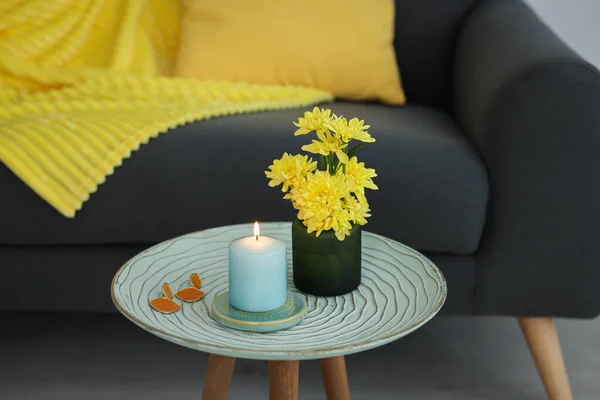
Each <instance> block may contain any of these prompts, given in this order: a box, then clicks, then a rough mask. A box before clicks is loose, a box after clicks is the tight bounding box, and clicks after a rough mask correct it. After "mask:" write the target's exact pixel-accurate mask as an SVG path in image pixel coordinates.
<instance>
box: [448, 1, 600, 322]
mask: <svg viewBox="0 0 600 400" xmlns="http://www.w3.org/2000/svg"><path fill="white" fill-rule="evenodd" d="M453 84H454V87H453V91H454V113H455V117H456V119H457V120H458V121H459V123H460V124H461V125H462V127H463V128H464V130H465V132H466V133H467V135H468V136H469V137H470V138H471V139H472V141H473V142H474V143H475V145H476V147H478V149H479V150H480V152H481V154H482V157H483V158H484V161H485V162H486V164H487V167H488V171H489V179H490V191H491V193H490V204H489V207H488V216H487V219H486V228H485V233H484V237H483V240H482V242H481V246H480V249H479V251H478V253H477V268H478V269H477V272H476V274H477V286H476V299H477V300H476V309H477V310H478V312H479V313H481V314H501V315H518V316H565V317H594V316H597V315H598V314H599V312H600V290H598V285H599V284H600V74H599V73H598V70H596V69H595V68H594V67H593V66H591V65H590V64H588V63H587V62H585V61H584V60H583V59H582V58H581V57H579V56H578V55H577V54H576V53H575V52H574V51H572V50H571V49H570V48H569V47H568V46H566V45H565V44H564V43H563V42H562V41H561V40H560V39H559V38H558V37H557V36H556V35H555V34H554V33H553V32H552V31H551V30H549V29H548V28H547V27H546V26H545V25H544V24H543V23H542V22H541V21H540V20H539V19H538V17H537V16H536V15H535V13H533V12H532V11H531V10H530V9H529V8H528V7H527V6H526V5H525V4H524V3H523V2H522V1H520V0H506V1H491V0H490V1H484V2H482V4H480V5H479V6H478V7H477V8H476V9H475V10H474V11H473V13H472V14H471V15H470V16H469V18H468V19H467V21H466V22H465V25H464V27H463V29H462V31H461V34H460V36H459V38H458V42H457V48H456V53H455V59H454V82H453Z"/></svg>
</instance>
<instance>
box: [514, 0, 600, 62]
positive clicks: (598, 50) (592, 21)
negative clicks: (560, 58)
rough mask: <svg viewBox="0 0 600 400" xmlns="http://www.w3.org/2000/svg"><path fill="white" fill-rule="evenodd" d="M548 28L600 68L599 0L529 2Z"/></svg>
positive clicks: (533, 0)
mask: <svg viewBox="0 0 600 400" xmlns="http://www.w3.org/2000/svg"><path fill="white" fill-rule="evenodd" d="M526 1H527V2H528V3H529V4H530V5H531V6H532V7H533V8H534V9H535V11H536V12H537V13H538V14H539V15H540V16H541V17H542V19H543V20H544V21H546V23H547V24H548V25H550V26H551V27H552V29H554V30H555V31H556V32H557V33H558V34H559V35H560V36H561V37H562V38H563V39H564V41H565V42H567V43H568V44H569V45H570V46H571V47H573V48H574V49H575V50H577V52H578V53H579V54H581V55H582V56H583V57H585V58H586V59H587V60H588V61H590V62H592V63H593V64H595V65H596V66H597V67H600V23H599V22H600V0H526Z"/></svg>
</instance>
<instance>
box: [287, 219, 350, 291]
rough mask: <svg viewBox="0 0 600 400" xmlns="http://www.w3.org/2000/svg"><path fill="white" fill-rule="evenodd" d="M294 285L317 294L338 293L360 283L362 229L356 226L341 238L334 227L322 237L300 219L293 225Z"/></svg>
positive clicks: (322, 234)
mask: <svg viewBox="0 0 600 400" xmlns="http://www.w3.org/2000/svg"><path fill="white" fill-rule="evenodd" d="M292 250H293V260H294V262H293V270H294V285H296V287H297V288H298V289H299V290H301V291H303V292H304V293H308V294H312V295H315V296H337V295H341V294H344V293H348V292H351V291H352V290H354V289H356V288H357V287H358V285H360V276H361V230H360V225H354V226H353V227H352V229H351V230H350V235H348V236H346V237H345V238H344V240H342V241H340V240H338V239H337V238H336V237H335V232H334V231H333V230H329V231H325V232H322V233H321V234H320V235H319V237H317V235H316V234H315V233H308V232H307V231H306V227H305V226H304V225H303V224H302V222H301V221H300V220H298V219H297V220H296V221H294V223H293V224H292Z"/></svg>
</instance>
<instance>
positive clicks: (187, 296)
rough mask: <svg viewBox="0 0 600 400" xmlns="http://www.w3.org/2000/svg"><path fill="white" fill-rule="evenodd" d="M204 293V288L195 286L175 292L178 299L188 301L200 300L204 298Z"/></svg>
mask: <svg viewBox="0 0 600 400" xmlns="http://www.w3.org/2000/svg"><path fill="white" fill-rule="evenodd" d="M204 295H205V293H204V292H203V291H202V290H200V289H196V288H193V287H188V288H185V289H181V290H180V291H179V292H177V293H175V296H177V298H178V299H180V300H183V301H187V302H192V301H198V300H200V299H201V298H203V297H204Z"/></svg>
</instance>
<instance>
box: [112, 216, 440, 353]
mask: <svg viewBox="0 0 600 400" xmlns="http://www.w3.org/2000/svg"><path fill="white" fill-rule="evenodd" d="M251 234H252V224H244V225H233V226H225V227H219V228H213V229H208V230H205V231H200V232H195V233H190V234H188V235H184V236H180V237H178V238H175V239H171V240H168V241H166V242H163V243H160V244H158V245H156V246H154V247H152V248H150V249H148V250H146V251H144V252H142V253H140V254H138V255H137V256H135V257H134V258H132V259H131V260H129V261H128V262H127V263H126V264H125V265H123V267H121V269H120V270H119V271H118V272H117V273H116V275H115V278H114V280H113V282H112V287H111V293H112V298H113V301H114V303H115V305H116V306H117V308H118V309H119V311H121V313H123V314H124V315H125V316H126V317H127V318H129V319H130V320H131V321H133V322H134V323H135V324H137V325H138V326H140V327H142V328H143V329H145V330H147V331H149V332H151V333H153V334H154V335H157V336H159V337H161V338H163V339H166V340H169V341H171V342H174V343H177V344H180V345H182V346H186V347H189V348H192V349H195V350H200V351H204V352H207V353H212V354H220V355H226V356H231V357H239V358H249V359H260V360H304V359H318V358H327V357H334V356H340V355H346V354H351V353H357V352H360V351H364V350H368V349H372V348H374V347H378V346H382V345H384V344H386V343H389V342H391V341H394V340H396V339H399V338H401V337H403V336H405V335H407V334H409V333H410V332H412V331H414V330H415V329H417V328H419V327H420V326H422V325H423V324H425V323H426V322H427V321H429V320H430V319H431V318H433V316H434V315H435V314H436V313H437V312H438V311H439V310H440V308H441V307H442V305H443V304H444V301H445V299H446V294H447V287H446V281H445V279H444V277H443V275H442V273H441V272H440V271H439V269H438V268H437V267H436V266H435V265H434V264H433V263H432V262H431V261H429V260H428V259H427V258H426V257H425V256H423V255H421V254H420V253H418V252H417V251H415V250H413V249H411V248H409V247H407V246H404V245H402V244H400V243H398V242H396V241H393V240H390V239H387V238H385V237H382V236H379V235H375V234H372V233H369V232H363V240H362V241H363V249H362V253H363V265H362V267H363V271H362V283H361V285H360V286H359V288H358V289H357V290H355V291H353V292H352V293H349V294H346V295H343V296H336V297H315V296H310V295H307V296H306V297H307V299H308V312H307V315H306V319H305V320H304V321H303V322H302V323H301V324H299V325H297V326H295V327H293V328H290V329H288V330H284V331H279V332H274V333H251V332H241V331H236V330H231V329H227V328H225V327H223V326H222V325H220V324H218V323H217V322H216V321H214V320H213V319H212V317H211V305H212V302H213V299H214V298H215V296H216V295H218V294H220V293H222V292H224V291H226V290H227V280H228V274H227V246H228V244H229V243H230V242H231V241H232V240H234V239H237V238H240V237H243V236H249V235H251ZM261 234H264V235H268V236H273V237H276V238H279V239H281V240H283V241H284V242H285V243H286V246H287V256H288V288H289V289H291V290H295V288H294V286H293V282H292V271H291V255H292V253H291V249H292V246H291V224H290V223H280V222H276V223H262V224H261ZM192 272H197V273H198V274H199V275H200V277H201V278H202V290H203V291H205V292H206V296H205V297H204V299H203V300H201V301H198V302H195V303H184V304H182V306H181V310H179V311H177V312H175V313H173V314H168V315H165V314H161V313H160V312H157V311H155V310H153V309H152V308H151V307H150V305H149V301H150V300H152V299H154V298H156V297H159V296H161V284H162V283H163V282H169V284H170V285H171V287H172V288H173V291H177V290H179V289H181V288H183V287H186V286H188V277H189V275H190V274H191V273H192Z"/></svg>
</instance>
